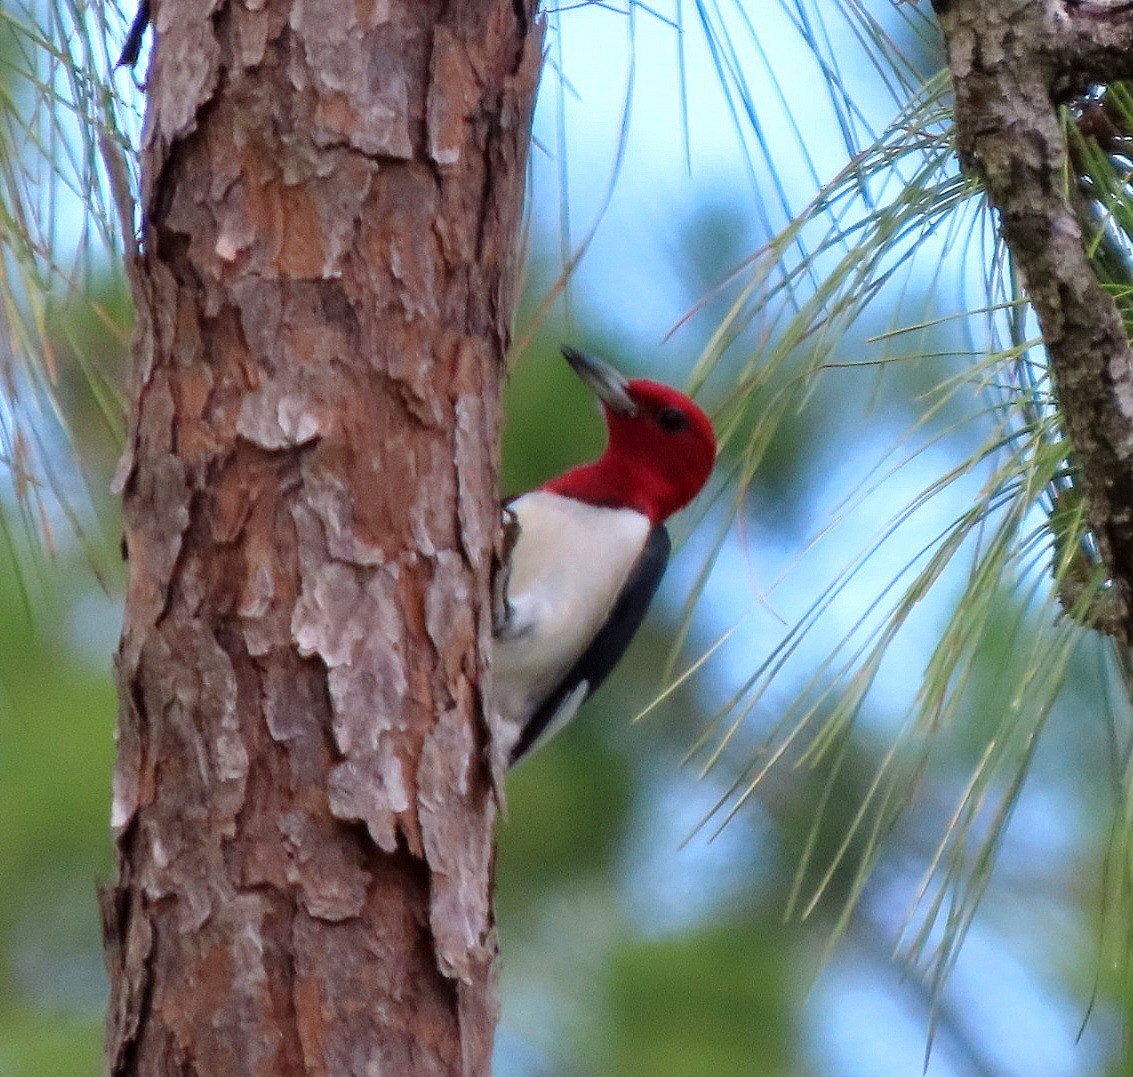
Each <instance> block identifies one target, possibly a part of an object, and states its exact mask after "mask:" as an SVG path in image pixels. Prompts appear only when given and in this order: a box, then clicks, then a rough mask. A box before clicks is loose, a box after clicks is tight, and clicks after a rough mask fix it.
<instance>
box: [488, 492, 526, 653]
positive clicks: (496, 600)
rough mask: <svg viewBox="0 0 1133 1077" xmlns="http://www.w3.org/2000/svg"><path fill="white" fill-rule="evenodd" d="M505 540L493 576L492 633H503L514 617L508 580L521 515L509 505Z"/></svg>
mask: <svg viewBox="0 0 1133 1077" xmlns="http://www.w3.org/2000/svg"><path fill="white" fill-rule="evenodd" d="M500 526H501V529H502V532H503V540H502V541H501V543H500V557H499V560H498V561H497V563H496V571H495V574H494V575H493V577H492V635H493V636H501V635H503V632H504V629H506V628H507V626H508V623H509V622H510V621H511V619H512V615H513V613H514V610H513V609H512V605H511V603H510V602H509V601H508V597H507V591H508V582H509V581H510V579H511V555H512V551H513V550H514V549H515V544H516V543H517V542H518V541H519V530H520V529H519V517H518V516H516V514H515V513H514V512H513V511H512V510H511V509H509V508H507V506H505V507H504V509H503V516H502V521H501V525H500Z"/></svg>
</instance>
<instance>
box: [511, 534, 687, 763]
mask: <svg viewBox="0 0 1133 1077" xmlns="http://www.w3.org/2000/svg"><path fill="white" fill-rule="evenodd" d="M672 545H673V544H672V541H671V540H670V539H669V532H668V531H666V530H665V528H664V526H663V525H661V524H658V525H657V526H656V527H654V528H653V530H652V531H650V532H649V536H648V538H646V540H645V548H644V549H643V550H642V551H641V555H640V556H639V557H638V559H637V561H636V562H635V564H634V566H633V571H631V572H630V574H629V578H628V579H627V580H626V585H625V587H623V588H622V593H621V594H620V595H618V600H617V601H616V602H615V603H614V608H613V609H612V610H611V611H610V618H609V620H608V621H607V622H606V624H605V627H603V628H602V630H601V631H600V632H599V633H598V634H597V635H596V636H595V637H594V639H593V640H592V641H591V643H590V646H589V647H587V648H586V650H585V651H583V653H582V655H581V656H580V657H579V659H578V661H577V662H575V664H574V665H573V666H572V667H571V670H570V672H569V673H568V674H567V675H566V676H565V677H564V678H563V682H562V684H561V685H559V687H558V688H557V689H556V690H555V691H554V692H552V693H551V695H550V696H548V697H547V699H545V700H544V701H543V705H542V706H541V707H540V708H539V709H538V710H537V711H536V712H535V713H534V714H533V715H532V716H531V719H530V720H529V721H528V723H527V724H526V725H525V726H524V728H523V733H522V734H521V736H520V738H519V740H518V742H517V743H516V745H515V747H514V748H513V749H512V753H511V761H512V762H513V763H514V762H515V761H516V760H518V759H519V758H520V756H522V755H523V754H524V753H525V752H526V751H528V749H530V748H531V746H532V745H533V744H534V743H535V742H536V741H537V740H538V739H539V738H540V737H541V736H542V734H543V733H544V731H545V730H546V729H547V728H548V726H550V725H552V723H553V722H554V719H555V716H556V715H557V714H558V712H559V708H560V707H561V706H562V705H563V704H564V703H565V702H566V701H567V699H568V698H569V697H570V696H572V695H573V694H574V692H575V690H576V689H577V688H578V686H579V684H581V683H582V682H586V684H587V688H586V689H585V694H584V696H583V699H585V698H586V697H587V696H590V695H592V694H593V693H594V692H595V691H596V690H597V689H598V686H599V685H600V684H601V683H602V682H603V681H604V680H605V679H606V678H607V677H608V676H609V674H610V671H611V670H612V669H613V668H614V666H616V665H617V664H618V661H619V659H620V658H621V657H622V655H623V654H625V650H626V648H627V647H628V646H629V644H630V640H632V639H633V637H634V633H636V632H637V630H638V629H639V628H640V627H641V622H642V621H644V620H645V614H646V611H647V610H648V609H649V603H650V602H651V601H652V600H653V595H654V593H655V592H656V590H657V585H658V584H659V583H660V582H661V577H662V576H663V575H664V574H665V567H666V566H667V565H668V563H669V552H670V551H671V550H672Z"/></svg>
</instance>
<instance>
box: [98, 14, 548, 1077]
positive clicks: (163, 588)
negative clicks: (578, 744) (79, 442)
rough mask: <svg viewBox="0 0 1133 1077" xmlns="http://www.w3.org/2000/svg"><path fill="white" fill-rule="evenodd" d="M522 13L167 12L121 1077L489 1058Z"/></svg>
mask: <svg viewBox="0 0 1133 1077" xmlns="http://www.w3.org/2000/svg"><path fill="white" fill-rule="evenodd" d="M532 9H533V4H532V3H531V2H530V0H453V2H451V3H447V4H441V3H439V2H436V3H423V2H421V0H368V2H367V0H363V2H359V3H354V4H342V3H338V2H336V0H290V2H286V0H278V2H273V3H270V4H264V3H247V4H235V3H225V2H222V0H179V2H176V3H174V2H172V0H165V2H154V3H153V5H152V15H153V25H154V30H155V33H156V41H155V48H154V52H153V58H152V62H151V68H150V71H149V75H148V81H147V87H148V98H149V100H148V110H147V115H146V123H145V130H144V135H143V145H142V148H141V152H142V236H141V248H140V250H139V252H138V254H137V256H136V257H135V259H134V264H133V266H132V278H133V281H132V282H133V286H134V290H135V297H136V300H137V307H138V310H137V317H138V332H137V338H136V341H135V367H136V369H135V377H134V385H133V396H134V399H133V413H132V428H131V429H132V433H131V438H130V443H129V446H128V449H127V453H126V456H125V458H124V460H123V464H122V467H121V469H120V482H121V485H122V489H123V493H124V502H125V516H126V534H125V549H126V550H127V552H128V556H129V560H130V587H129V594H128V598H127V605H126V620H125V627H124V631H123V636H122V642H121V647H120V650H119V654H118V679H119V688H120V694H121V701H122V703H121V714H120V720H119V732H118V738H119V758H118V763H117V768H116V773H115V782H114V819H113V822H114V826H115V828H116V831H117V835H118V877H117V881H116V883H115V884H114V885H113V886H112V887H110V888H108V891H107V893H106V895H105V898H104V920H105V929H106V936H107V946H108V963H109V967H110V972H111V1006H110V1013H109V1019H108V1059H109V1068H110V1072H111V1073H112V1074H115V1075H127V1074H129V1075H151V1074H162V1075H166V1074H172V1073H177V1074H189V1073H191V1074H197V1075H217V1077H221V1075H223V1077H237V1075H243V1074H247V1075H252V1074H261V1075H267V1074H271V1075H273V1077H288V1075H293V1074H320V1075H331V1077H347V1075H352V1074H357V1075H359V1077H362V1075H364V1074H365V1075H368V1077H369V1075H375V1074H384V1075H394V1077H415V1075H424V1074H429V1075H434V1074H468V1075H476V1074H485V1073H487V1072H488V1071H489V1056H490V1050H491V1039H492V1031H493V1025H494V1016H495V1009H496V998H495V986H494V972H493V970H494V961H495V956H496V943H495V936H494V929H493V921H492V917H491V911H490V886H491V878H490V876H491V867H492V826H493V821H494V812H495V790H494V787H493V783H492V777H491V771H490V768H489V766H488V764H487V762H486V759H487V739H488V738H487V729H486V723H485V718H484V691H483V681H482V678H481V673H482V670H483V666H484V657H485V653H486V647H487V643H488V634H489V628H490V609H489V607H488V604H487V600H488V590H489V588H488V584H489V573H490V562H491V557H492V553H493V549H494V546H495V543H496V541H497V530H498V510H497V507H496V497H497V490H496V465H495V457H496V446H497V441H498V427H499V420H500V415H499V384H500V379H501V374H502V371H503V353H504V348H505V344H506V338H507V333H508V321H509V317H510V311H511V305H512V272H511V269H512V265H513V253H514V247H515V243H516V233H517V225H518V221H519V218H520V211H521V202H522V196H523V181H524V172H525V159H526V151H527V145H528V138H529V131H530V115H531V110H532V104H533V99H534V93H535V86H536V82H537V79H538V72H539V66H540V61H541V32H540V27H539V26H538V25H537V24H536V25H533V23H532V15H533V10H532Z"/></svg>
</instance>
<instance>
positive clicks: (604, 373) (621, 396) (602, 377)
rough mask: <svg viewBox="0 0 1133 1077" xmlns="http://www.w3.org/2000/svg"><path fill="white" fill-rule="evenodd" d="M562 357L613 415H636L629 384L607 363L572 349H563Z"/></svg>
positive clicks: (629, 416)
mask: <svg viewBox="0 0 1133 1077" xmlns="http://www.w3.org/2000/svg"><path fill="white" fill-rule="evenodd" d="M563 355H564V356H565V357H566V361H567V362H568V363H570V365H571V368H572V369H573V370H574V372H575V373H576V374H577V375H578V376H579V377H580V378H581V379H582V380H583V381H584V382H585V383H586V385H587V387H588V388H589V389H590V391H591V392H593V393H594V395H595V396H597V397H598V399H599V400H601V401H602V403H603V404H605V405H606V407H608V408H609V409H610V410H611V411H612V412H613V413H614V414H615V415H624V416H626V417H627V418H633V416H635V415H636V414H637V404H635V403H634V400H633V397H632V396H630V395H629V382H628V381H627V380H626V379H625V378H624V377H623V376H622V375H621V374H619V373H618V372H617V371H616V370H615V369H614V368H613V367H612V366H610V365H609V363H603V362H602V360H601V359H595V358H594V357H593V356H591V355H583V354H582V352H580V351H575V349H574V348H566V347H564V348H563Z"/></svg>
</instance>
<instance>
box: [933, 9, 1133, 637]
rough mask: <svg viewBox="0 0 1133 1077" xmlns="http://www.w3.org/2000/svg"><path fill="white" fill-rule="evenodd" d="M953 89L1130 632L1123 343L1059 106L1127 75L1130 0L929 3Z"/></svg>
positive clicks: (1132, 49) (1129, 477)
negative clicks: (1094, 258) (1072, 191)
mask: <svg viewBox="0 0 1133 1077" xmlns="http://www.w3.org/2000/svg"><path fill="white" fill-rule="evenodd" d="M934 6H935V8H936V11H937V13H938V15H939V17H940V25H941V29H942V30H943V33H944V38H945V41H946V42H947V46H948V58H949V66H950V70H951V75H952V83H953V87H954V90H955V117H956V141H957V149H958V151H959V153H960V157H961V160H962V161H963V163H964V164H965V165H966V166H967V167H969V168H973V169H975V170H976V172H977V173H978V175H979V176H980V178H981V180H982V182H983V184H984V187H985V189H986V191H987V195H988V199H989V200H990V202H991V204H992V205H993V206H995V207H996V208H997V209H998V211H999V218H1000V226H1001V229H1002V232H1003V237H1004V240H1005V241H1006V243H1007V246H1008V248H1009V249H1010V251H1011V255H1012V258H1013V260H1014V262H1015V265H1016V266H1017V267H1018V269H1019V270H1020V272H1021V274H1022V276H1023V279H1024V281H1025V284H1026V288H1027V294H1028V296H1029V298H1030V301H1031V304H1032V306H1033V307H1034V310H1035V313H1036V315H1037V317H1038V320H1039V324H1040V326H1041V328H1042V332H1043V339H1044V342H1045V344H1046V349H1047V353H1048V355H1049V361H1050V370H1051V374H1052V376H1053V379H1054V385H1055V390H1056V393H1057V396H1058V402H1059V407H1060V409H1061V411H1062V414H1063V416H1064V418H1065V423H1066V429H1067V432H1068V433H1069V435H1070V439H1071V442H1072V444H1073V446H1074V453H1075V458H1076V460H1077V463H1078V465H1079V466H1080V469H1081V473H1082V476H1083V478H1084V479H1085V483H1086V488H1087V491H1088V496H1089V514H1088V519H1089V522H1090V526H1091V528H1092V530H1093V532H1094V534H1095V535H1096V536H1097V539H1098V543H1099V547H1100V550H1101V554H1102V557H1103V558H1104V560H1105V563H1106V565H1107V567H1108V570H1109V574H1110V577H1111V579H1112V580H1113V583H1114V587H1115V597H1116V598H1117V599H1118V602H1117V603H1116V606H1117V609H1118V617H1117V620H1116V622H1115V623H1114V624H1113V626H1112V627H1113V630H1114V631H1115V633H1116V634H1117V635H1118V636H1120V637H1121V638H1123V639H1124V640H1125V641H1129V640H1130V639H1133V351H1131V350H1130V346H1129V340H1128V337H1127V335H1126V332H1125V328H1124V326H1123V325H1122V321H1121V317H1120V315H1119V314H1118V311H1117V308H1116V307H1115V305H1114V303H1113V301H1112V299H1111V298H1110V297H1109V296H1108V295H1107V294H1106V292H1105V291H1104V290H1103V289H1102V287H1101V286H1100V285H1099V283H1098V281H1097V278H1096V276H1095V274H1094V273H1093V271H1092V269H1091V267H1090V262H1089V259H1088V258H1087V255H1086V251H1085V247H1084V243H1083V237H1082V232H1081V228H1080V226H1079V222H1078V219H1077V216H1076V214H1075V212H1074V209H1073V206H1072V205H1071V202H1070V199H1069V197H1068V190H1067V147H1066V140H1065V138H1064V136H1063V131H1062V125H1061V122H1060V118H1059V103H1060V102H1061V101H1064V100H1066V99H1067V97H1068V96H1069V95H1071V94H1073V93H1076V92H1080V91H1081V90H1083V89H1085V88H1086V87H1087V86H1089V85H1090V84H1092V83H1104V82H1110V81H1114V80H1117V79H1125V78H1130V77H1133V4H1130V3H1129V2H1128V0H1077V2H1074V0H1023V2H1020V0H935V3H934Z"/></svg>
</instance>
